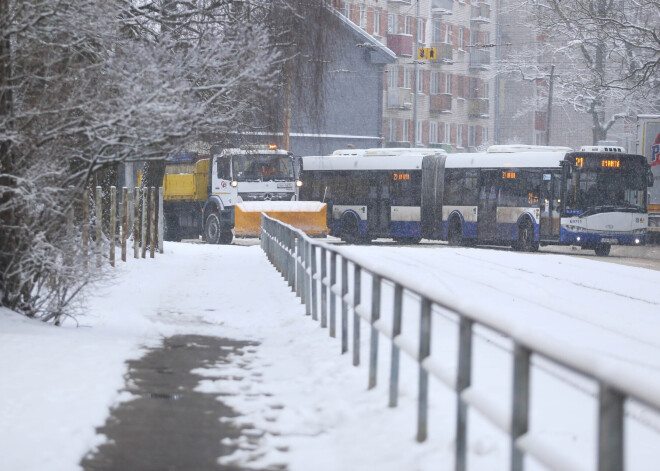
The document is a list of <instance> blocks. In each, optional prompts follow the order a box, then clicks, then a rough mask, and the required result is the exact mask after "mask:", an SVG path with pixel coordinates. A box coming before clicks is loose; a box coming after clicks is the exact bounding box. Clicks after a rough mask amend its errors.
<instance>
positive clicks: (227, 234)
mask: <svg viewBox="0 0 660 471" xmlns="http://www.w3.org/2000/svg"><path fill="white" fill-rule="evenodd" d="M232 240H234V233H233V232H232V231H231V229H228V228H226V227H225V228H222V230H221V231H220V241H219V243H220V244H223V245H229V244H231V241H232Z"/></svg>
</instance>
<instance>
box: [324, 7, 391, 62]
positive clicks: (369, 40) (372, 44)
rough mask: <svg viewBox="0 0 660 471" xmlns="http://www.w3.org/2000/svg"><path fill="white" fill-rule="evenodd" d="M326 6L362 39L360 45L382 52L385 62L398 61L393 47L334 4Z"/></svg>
mask: <svg viewBox="0 0 660 471" xmlns="http://www.w3.org/2000/svg"><path fill="white" fill-rule="evenodd" d="M325 7H326V9H327V10H328V11H329V12H330V13H331V14H332V15H334V16H335V18H337V19H338V20H339V21H341V22H342V23H343V24H344V26H346V27H347V28H348V29H350V30H351V31H352V32H353V33H354V34H355V35H356V36H357V37H358V38H359V39H360V40H361V41H362V43H360V44H359V45H360V46H362V47H369V48H370V49H372V51H373V52H378V53H380V54H381V55H382V56H384V59H385V62H388V63H392V62H394V61H396V54H395V53H394V52H393V51H392V50H391V49H389V48H388V47H386V46H384V45H383V44H381V43H380V42H379V41H378V40H377V39H376V38H374V37H373V36H372V35H370V34H369V33H367V32H366V31H365V30H363V29H362V28H360V27H359V26H358V25H356V24H355V23H353V22H352V21H351V20H349V19H348V18H346V17H345V16H344V15H342V14H341V13H340V12H338V11H337V10H335V9H334V8H333V7H332V6H330V5H325ZM372 60H373V57H372Z"/></svg>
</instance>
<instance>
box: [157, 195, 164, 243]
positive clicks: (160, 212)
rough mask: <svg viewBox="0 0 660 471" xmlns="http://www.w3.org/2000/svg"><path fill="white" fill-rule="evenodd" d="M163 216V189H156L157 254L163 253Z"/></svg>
mask: <svg viewBox="0 0 660 471" xmlns="http://www.w3.org/2000/svg"><path fill="white" fill-rule="evenodd" d="M164 217H165V215H164V214H163V187H162V186H159V187H158V253H161V254H162V253H163V252H164V248H163V241H164V240H165V224H164Z"/></svg>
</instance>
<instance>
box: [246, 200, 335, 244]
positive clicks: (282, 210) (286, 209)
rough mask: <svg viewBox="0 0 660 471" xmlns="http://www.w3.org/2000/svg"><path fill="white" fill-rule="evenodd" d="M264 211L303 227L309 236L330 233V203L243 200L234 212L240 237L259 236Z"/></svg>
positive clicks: (284, 221)
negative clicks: (327, 214) (328, 212)
mask: <svg viewBox="0 0 660 471" xmlns="http://www.w3.org/2000/svg"><path fill="white" fill-rule="evenodd" d="M261 213H266V214H267V215H268V216H270V217H272V218H275V219H278V220H280V221H282V222H283V223H285V224H290V225H292V226H293V227H295V228H297V229H300V230H302V231H303V232H305V233H306V234H307V235H309V236H315V237H324V236H326V235H328V226H327V224H326V213H327V206H326V204H325V203H319V202H318V201H249V202H244V203H239V204H237V205H236V207H235V213H234V235H235V236H236V237H258V236H259V235H260V234H261Z"/></svg>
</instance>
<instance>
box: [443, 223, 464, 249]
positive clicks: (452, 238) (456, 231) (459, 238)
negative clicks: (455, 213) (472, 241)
mask: <svg viewBox="0 0 660 471" xmlns="http://www.w3.org/2000/svg"><path fill="white" fill-rule="evenodd" d="M447 242H449V245H452V246H459V245H463V225H462V224H461V220H460V219H459V218H457V217H453V218H452V219H451V221H449V230H448V231H447Z"/></svg>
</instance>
